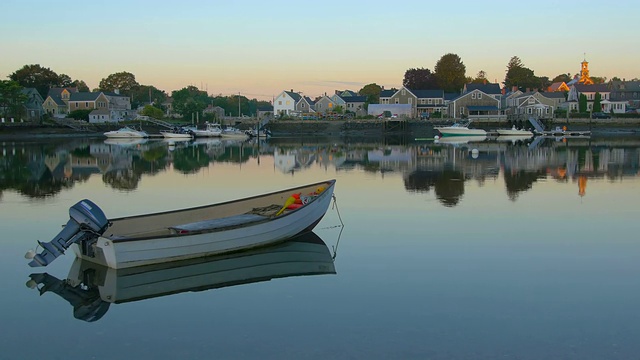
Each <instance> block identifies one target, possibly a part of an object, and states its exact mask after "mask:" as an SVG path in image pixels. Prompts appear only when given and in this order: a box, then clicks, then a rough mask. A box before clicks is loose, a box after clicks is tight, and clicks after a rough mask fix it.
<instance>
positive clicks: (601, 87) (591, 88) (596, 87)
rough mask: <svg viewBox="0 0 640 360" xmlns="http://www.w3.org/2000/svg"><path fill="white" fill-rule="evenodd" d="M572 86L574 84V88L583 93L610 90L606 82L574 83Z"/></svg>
mask: <svg viewBox="0 0 640 360" xmlns="http://www.w3.org/2000/svg"><path fill="white" fill-rule="evenodd" d="M573 86H575V87H576V90H578V91H579V92H581V93H585V92H593V93H595V92H599V93H603V92H610V91H611V90H609V87H608V86H607V84H593V85H585V84H574V85H573Z"/></svg>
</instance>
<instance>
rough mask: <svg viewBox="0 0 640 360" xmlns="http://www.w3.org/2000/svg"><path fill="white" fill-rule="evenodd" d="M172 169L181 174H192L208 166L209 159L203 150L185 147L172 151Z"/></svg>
mask: <svg viewBox="0 0 640 360" xmlns="http://www.w3.org/2000/svg"><path fill="white" fill-rule="evenodd" d="M172 157H173V168H174V169H176V170H178V171H180V172H181V173H183V174H193V173H196V172H198V170H200V169H201V168H203V167H207V166H209V162H210V161H211V157H210V156H209V154H207V152H206V151H205V149H204V148H201V147H195V146H191V147H187V148H180V149H175V150H174V151H173V155H172Z"/></svg>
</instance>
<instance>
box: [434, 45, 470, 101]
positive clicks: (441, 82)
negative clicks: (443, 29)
mask: <svg viewBox="0 0 640 360" xmlns="http://www.w3.org/2000/svg"><path fill="white" fill-rule="evenodd" d="M434 71H435V77H436V82H437V86H438V87H439V88H440V89H442V90H444V92H451V93H459V92H460V91H461V90H462V87H463V86H464V84H465V83H466V75H465V74H466V71H467V67H466V66H465V65H464V63H463V62H462V59H460V56H458V55H456V54H451V53H449V54H446V55H443V56H442V57H441V58H440V60H438V62H437V63H436V67H435V69H434Z"/></svg>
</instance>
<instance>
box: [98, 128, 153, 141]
mask: <svg viewBox="0 0 640 360" xmlns="http://www.w3.org/2000/svg"><path fill="white" fill-rule="evenodd" d="M104 136H106V137H108V138H114V139H115V138H120V139H122V138H148V137H149V134H147V133H146V132H144V131H142V130H136V129H134V128H131V127H128V126H125V127H123V128H120V129H118V130H113V131H107V132H106V133H104Z"/></svg>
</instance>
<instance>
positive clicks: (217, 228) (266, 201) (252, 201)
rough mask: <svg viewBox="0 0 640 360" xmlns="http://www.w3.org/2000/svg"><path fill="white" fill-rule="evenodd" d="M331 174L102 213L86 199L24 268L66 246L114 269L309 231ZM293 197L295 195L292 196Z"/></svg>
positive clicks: (324, 202)
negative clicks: (252, 191)
mask: <svg viewBox="0 0 640 360" xmlns="http://www.w3.org/2000/svg"><path fill="white" fill-rule="evenodd" d="M334 187H335V180H327V181H322V182H318V183H313V184H308V185H304V186H300V187H296V188H290V189H285V190H280V191H276V192H272V193H268V194H264V195H257V196H253V197H249V198H244V199H239V200H234V201H228V202H223V203H218V204H211V205H206V206H199V207H194V208H188V209H180V210H174V211H166V212H160V213H151V214H145V215H137V216H128V217H122V218H115V219H108V218H107V217H106V216H105V214H104V212H103V211H102V210H101V209H100V208H99V207H98V206H97V205H96V204H94V203H93V202H92V201H90V200H87V199H85V200H82V201H80V202H78V203H76V204H75V205H73V206H72V207H71V208H70V209H69V216H70V219H69V220H68V222H67V224H66V226H65V227H64V228H63V229H62V231H61V232H60V233H59V234H58V235H56V236H55V237H54V238H53V240H52V241H50V242H40V241H38V244H39V246H41V247H42V251H41V252H40V253H39V254H36V253H35V252H34V251H33V250H30V251H29V252H28V253H27V255H26V257H27V258H32V259H33V260H32V261H31V262H30V263H29V265H30V266H32V267H39V266H47V265H48V264H49V263H51V262H52V261H53V260H55V259H56V258H57V257H58V256H60V255H63V254H64V252H65V250H67V249H68V248H69V247H72V248H73V250H74V252H75V253H76V255H77V256H78V257H80V258H83V259H86V260H88V261H91V262H95V263H98V264H102V265H105V266H108V267H111V268H114V269H119V268H127V267H134V266H142V265H148V264H155V263H161V262H167V261H176V260H183V259H189V258H196V257H203V256H208V255H215V254H221V253H227V252H234V251H240V250H246V249H250V248H254V247H259V246H265V245H270V244H273V243H277V242H281V241H283V240H284V239H286V238H288V237H291V236H294V235H296V234H299V233H302V232H304V231H308V230H311V229H313V227H315V225H316V224H317V223H318V222H320V220H321V219H322V217H323V216H324V214H325V213H326V211H327V208H328V207H329V204H330V202H331V199H332V196H333V191H334ZM296 196H297V198H296Z"/></svg>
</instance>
